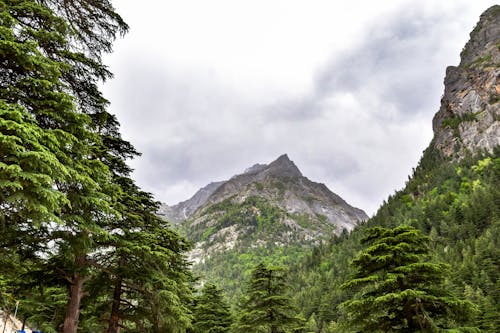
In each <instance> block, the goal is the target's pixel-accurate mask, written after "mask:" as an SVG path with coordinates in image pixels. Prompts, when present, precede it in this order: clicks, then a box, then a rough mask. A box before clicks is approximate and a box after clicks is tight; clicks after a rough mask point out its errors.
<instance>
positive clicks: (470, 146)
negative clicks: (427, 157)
mask: <svg viewBox="0 0 500 333" xmlns="http://www.w3.org/2000/svg"><path fill="white" fill-rule="evenodd" d="M499 14H500V6H493V7H491V8H489V9H488V10H487V11H485V12H484V13H483V14H482V15H481V19H480V21H479V23H478V24H477V26H476V28H475V29H474V30H473V31H472V32H471V34H470V40H469V42H468V43H467V44H466V45H465V47H464V49H463V51H462V53H461V61H460V64H459V65H458V66H450V67H448V68H447V70H446V77H445V80H444V84H445V91H444V95H443V98H442V100H441V108H440V110H439V112H438V113H437V114H436V115H435V117H434V120H433V128H434V134H435V136H434V145H435V147H436V148H438V149H439V150H440V151H441V152H443V154H444V155H445V156H448V157H450V156H451V157H459V158H460V157H463V156H464V155H465V154H466V153H467V152H469V153H472V152H476V151H487V152H490V153H491V152H492V151H493V148H494V147H496V146H498V145H500V85H499V84H498V77H499V76H500V15H499Z"/></svg>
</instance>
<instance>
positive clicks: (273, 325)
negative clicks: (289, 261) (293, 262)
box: [235, 263, 304, 333]
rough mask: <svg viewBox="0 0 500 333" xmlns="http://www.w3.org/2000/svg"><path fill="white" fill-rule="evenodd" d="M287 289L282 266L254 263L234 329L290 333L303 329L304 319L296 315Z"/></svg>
mask: <svg viewBox="0 0 500 333" xmlns="http://www.w3.org/2000/svg"><path fill="white" fill-rule="evenodd" d="M288 292H289V285H288V284H287V281H286V271H285V270H284V269H282V268H278V267H272V266H270V267H266V266H265V265H264V264H262V263H261V264H259V265H257V267H255V269H254V270H253V272H252V276H251V278H250V281H249V283H248V287H247V290H246V294H245V295H244V297H243V301H242V305H241V309H240V316H239V318H238V321H237V323H236V325H235V330H236V331H237V332H242V333H243V332H247V333H257V332H269V333H289V332H297V331H299V330H300V329H302V327H303V324H304V320H303V319H302V318H300V317H299V315H298V310H297V308H296V307H295V306H294V305H293V299H291V298H290V297H289V296H288Z"/></svg>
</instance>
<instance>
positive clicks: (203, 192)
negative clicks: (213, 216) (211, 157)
mask: <svg viewBox="0 0 500 333" xmlns="http://www.w3.org/2000/svg"><path fill="white" fill-rule="evenodd" d="M223 183H224V182H213V183H210V184H208V185H207V186H205V187H203V188H201V189H200V190H198V192H196V193H195V195H193V196H192V197H191V198H190V199H188V200H186V201H182V202H179V203H178V204H176V205H175V206H168V205H166V204H162V205H161V206H160V209H159V210H158V215H160V216H163V217H164V218H165V219H166V220H169V221H171V222H174V223H180V222H182V221H184V220H186V219H188V218H189V217H190V216H191V215H192V214H193V213H194V212H195V211H196V210H197V209H198V208H200V207H201V206H203V205H204V204H205V203H206V202H207V200H208V198H209V197H210V196H211V195H212V193H214V191H215V190H217V189H218V188H219V186H221V185H222V184H223Z"/></svg>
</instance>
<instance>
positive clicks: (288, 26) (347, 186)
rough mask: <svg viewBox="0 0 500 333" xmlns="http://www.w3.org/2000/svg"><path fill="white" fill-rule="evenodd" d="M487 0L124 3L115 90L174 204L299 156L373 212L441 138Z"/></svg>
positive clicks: (115, 100) (314, 176)
mask: <svg viewBox="0 0 500 333" xmlns="http://www.w3.org/2000/svg"><path fill="white" fill-rule="evenodd" d="M493 4H494V1H487V0H474V1H471V0H454V1H452V0H442V1H438V0H433V1H431V0H421V1H409V0H408V1H406V0H384V1H370V0H349V1H334V0H308V1H306V0H303V1H294V0H283V1H281V0H251V1H250V0H246V1H243V0H210V1H207V0H176V1H174V0H172V1H170V0H142V1H137V0H120V1H115V5H116V8H117V10H118V12H119V13H120V14H121V15H122V16H123V17H124V19H125V20H126V21H127V23H128V24H129V25H130V27H131V29H130V33H129V34H128V35H126V36H125V38H123V39H120V40H118V41H117V42H116V46H115V52H114V53H113V54H111V55H109V56H107V57H106V58H105V62H106V63H107V64H108V65H109V66H110V68H111V70H112V71H113V72H114V74H115V78H114V79H113V80H111V81H109V82H106V83H105V85H104V87H103V90H104V93H105V95H106V96H107V97H108V98H109V99H110V100H111V103H112V104H111V109H110V111H111V112H112V113H115V114H116V115H117V116H118V119H119V120H120V122H121V124H122V133H123V136H124V137H125V138H126V139H128V140H129V141H131V142H132V143H133V144H134V145H135V146H136V147H137V149H138V150H139V151H141V152H142V154H143V155H142V157H140V158H138V159H136V160H135V161H133V162H132V163H131V164H132V166H133V167H134V168H135V170H136V171H135V173H134V178H135V179H136V180H137V182H138V184H139V185H141V186H142V187H143V188H144V189H145V190H147V191H150V192H152V193H154V194H155V196H156V198H157V199H158V200H161V201H163V202H166V203H168V204H175V203H177V202H179V201H182V200H185V199H188V198H189V197H190V196H192V195H193V194H194V193H195V192H196V190H198V189H199V188H200V187H202V186H204V185H206V184H208V183H209V182H212V181H217V180H224V179H228V178H230V177H231V176H232V175H234V174H237V173H241V172H242V171H243V170H244V169H246V168H247V167H249V166H251V165H253V164H255V163H269V162H271V161H272V160H274V159H276V158H277V157H278V156H279V155H281V154H283V153H287V154H288V156H289V157H290V159H292V160H293V161H294V162H295V164H297V166H298V167H299V168H300V169H301V171H302V173H303V174H304V175H305V176H307V177H308V178H309V179H311V180H313V181H317V182H321V183H325V184H326V185H327V186H328V187H329V188H330V189H331V190H332V191H333V192H335V193H337V194H339V195H341V196H342V197H343V198H344V199H346V200H347V201H348V202H349V203H351V204H352V205H355V206H357V207H360V208H362V209H364V210H365V211H366V212H367V213H368V214H370V215H371V214H372V213H374V212H375V211H376V209H377V208H378V207H379V206H380V204H381V203H382V201H383V200H384V199H385V198H387V196H388V195H389V194H391V193H393V192H394V191H395V190H396V189H399V188H401V187H402V186H403V185H404V182H405V181H406V180H407V177H408V175H409V174H410V173H411V169H412V167H414V166H416V164H417V162H418V160H419V158H420V156H421V154H422V151H423V150H424V149H425V147H427V145H428V144H429V142H430V140H431V138H432V117H433V115H434V113H435V112H436V111H437V110H438V108H439V100H440V97H441V95H442V92H443V85H442V82H443V78H444V73H445V69H446V66H449V65H457V64H458V62H459V53H460V51H461V49H462V47H463V46H464V44H465V42H466V41H467V40H468V35H469V33H470V31H471V30H472V28H473V27H474V25H475V24H476V22H477V20H478V18H479V15H480V14H481V13H482V12H483V11H484V10H485V9H486V8H488V7H489V6H491V5H493Z"/></svg>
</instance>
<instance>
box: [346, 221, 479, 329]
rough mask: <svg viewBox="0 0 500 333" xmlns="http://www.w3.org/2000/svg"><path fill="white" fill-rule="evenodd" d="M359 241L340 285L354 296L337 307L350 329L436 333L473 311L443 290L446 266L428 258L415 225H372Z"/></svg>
mask: <svg viewBox="0 0 500 333" xmlns="http://www.w3.org/2000/svg"><path fill="white" fill-rule="evenodd" d="M362 243H363V244H365V245H366V246H367V248H365V249H364V250H363V251H362V252H361V253H359V255H358V256H357V257H356V258H355V259H354V260H353V265H354V266H355V268H356V270H357V271H356V273H355V274H354V276H352V277H351V279H349V280H348V281H347V282H345V283H344V284H343V286H342V287H343V288H345V289H348V290H351V291H353V292H356V294H355V295H354V297H353V298H352V299H350V300H348V301H346V302H344V303H342V304H341V306H340V308H341V309H343V310H345V311H346V314H347V318H346V320H347V324H348V326H349V327H350V328H351V329H353V330H354V331H355V332H437V331H439V330H440V329H442V328H449V327H455V326H458V325H457V323H461V322H466V321H467V318H468V317H470V315H471V313H473V312H474V311H475V310H476V309H475V307H474V306H473V304H472V303H470V302H468V301H462V300H460V299H457V298H455V297H453V295H451V294H450V293H449V292H448V291H447V289H446V287H445V284H444V282H445V281H444V280H445V276H446V272H447V268H448V267H447V266H446V265H445V264H440V263H432V262H428V261H427V259H428V255H429V253H430V249H429V245H428V243H429V238H428V237H427V236H425V235H423V234H422V233H421V232H420V231H418V230H416V229H415V228H413V227H410V226H399V227H396V228H394V229H386V228H382V227H375V228H371V229H368V231H367V234H366V237H365V238H363V239H362Z"/></svg>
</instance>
